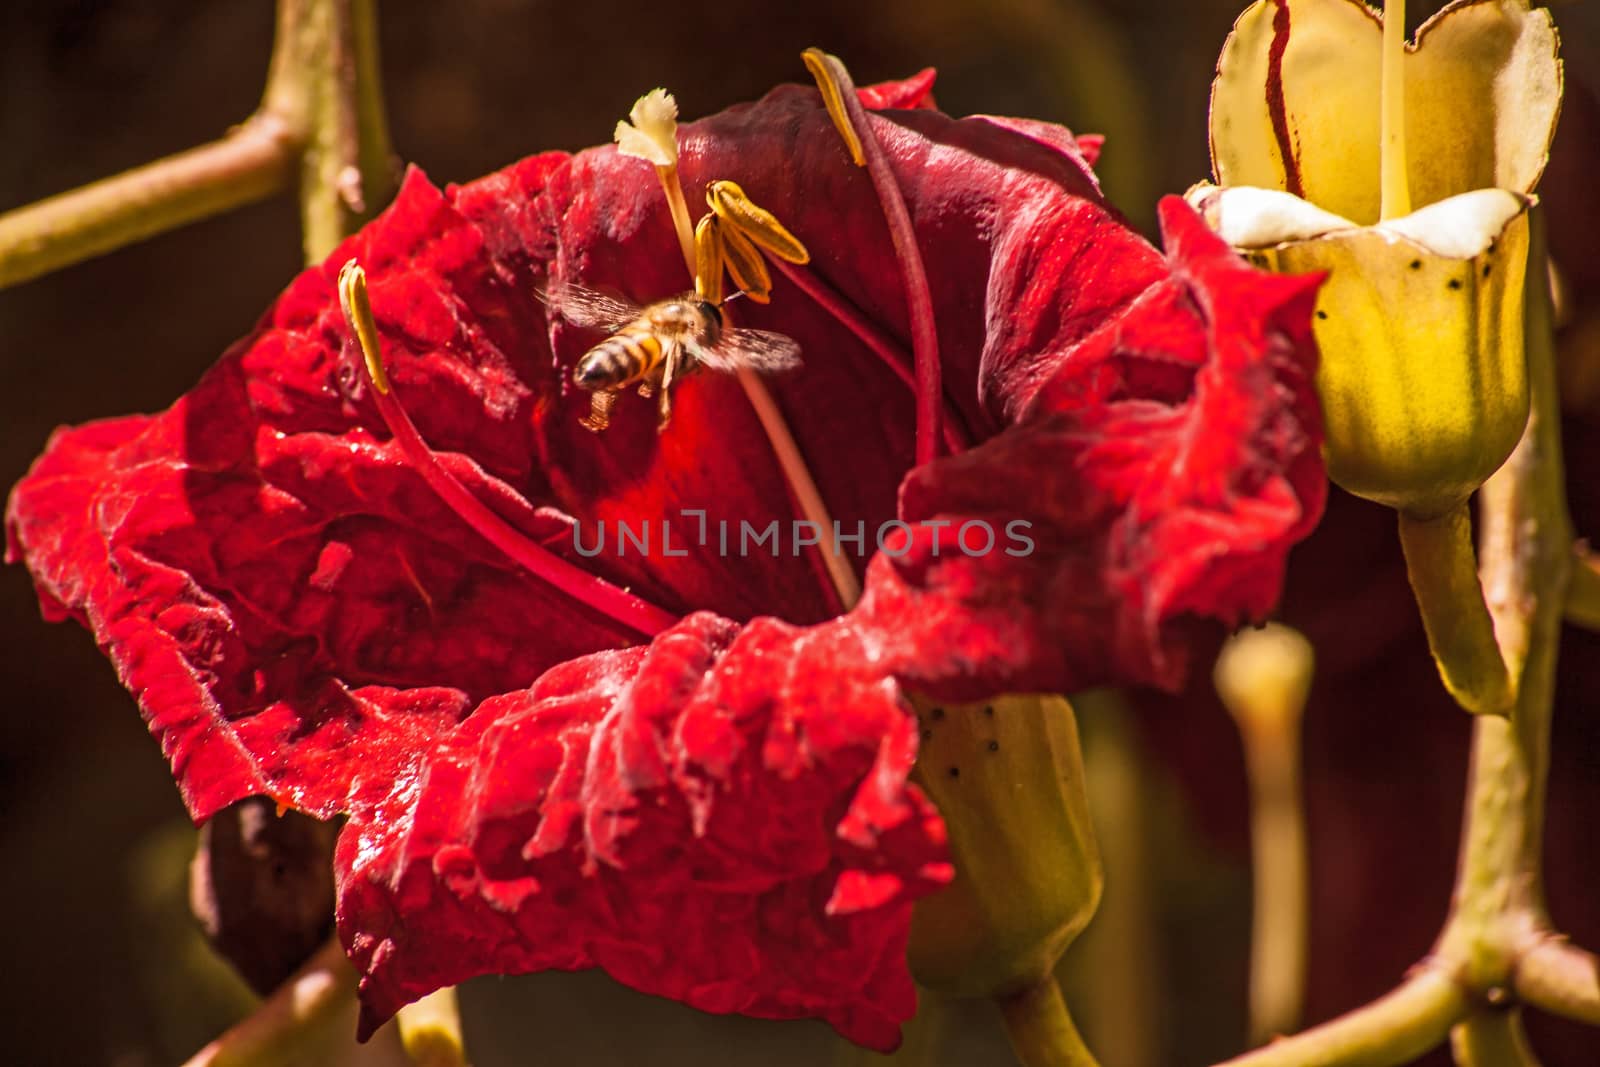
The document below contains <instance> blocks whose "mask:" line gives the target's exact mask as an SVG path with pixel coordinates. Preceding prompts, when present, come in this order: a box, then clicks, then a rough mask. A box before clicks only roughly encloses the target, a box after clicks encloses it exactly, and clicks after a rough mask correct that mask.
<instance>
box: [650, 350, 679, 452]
mask: <svg viewBox="0 0 1600 1067" xmlns="http://www.w3.org/2000/svg"><path fill="white" fill-rule="evenodd" d="M682 355H683V349H681V348H679V347H678V346H677V345H672V346H671V347H670V348H668V349H667V351H666V353H665V355H664V356H663V358H662V360H661V399H660V400H659V401H658V404H659V405H660V407H659V410H660V416H659V417H658V418H657V419H656V432H657V433H660V432H662V431H663V430H665V429H666V428H667V426H668V424H669V423H671V422H672V380H673V379H674V378H676V377H677V374H678V361H679V359H681V358H682Z"/></svg>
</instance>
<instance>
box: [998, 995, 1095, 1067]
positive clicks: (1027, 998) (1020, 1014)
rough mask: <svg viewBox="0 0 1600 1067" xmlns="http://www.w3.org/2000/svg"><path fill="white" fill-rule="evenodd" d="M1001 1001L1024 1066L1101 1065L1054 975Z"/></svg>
mask: <svg viewBox="0 0 1600 1067" xmlns="http://www.w3.org/2000/svg"><path fill="white" fill-rule="evenodd" d="M998 1003H999V1005H1000V1015H1001V1017H1002V1018H1003V1019H1004V1020H1005V1024H1006V1036H1007V1037H1009V1038H1010V1039H1011V1048H1012V1049H1013V1050H1014V1051H1015V1052H1016V1054H1017V1059H1018V1060H1020V1061H1021V1063H1022V1067H1099V1065H1098V1064H1097V1063H1096V1062H1095V1058H1094V1055H1093V1053H1091V1052H1090V1051H1089V1046H1088V1045H1085V1044H1084V1043H1083V1037H1082V1036H1081V1035H1080V1034H1079V1033H1078V1028H1077V1027H1076V1026H1075V1025H1073V1022H1072V1015H1071V1014H1070V1013H1069V1012H1068V1011H1067V1002H1066V1001H1065V1000H1063V999H1062V997H1061V987H1060V986H1058V985H1057V984H1056V981H1055V979H1054V978H1053V977H1052V978H1046V979H1045V980H1044V981H1043V982H1041V983H1039V984H1038V985H1036V986H1034V987H1033V988H1032V989H1029V990H1026V991H1024V992H1022V993H1018V994H1017V995H1016V996H1012V997H1007V998H1005V999H1003V1000H1000V1001H999V1002H998Z"/></svg>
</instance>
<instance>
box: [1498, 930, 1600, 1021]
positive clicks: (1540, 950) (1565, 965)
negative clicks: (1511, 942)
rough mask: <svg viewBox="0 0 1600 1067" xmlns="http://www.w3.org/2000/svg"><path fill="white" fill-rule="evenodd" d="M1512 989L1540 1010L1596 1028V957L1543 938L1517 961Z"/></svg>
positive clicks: (1599, 1017)
mask: <svg viewBox="0 0 1600 1067" xmlns="http://www.w3.org/2000/svg"><path fill="white" fill-rule="evenodd" d="M1512 987H1513V988H1514V989H1515V990H1516V994H1517V996H1518V997H1520V998H1521V999H1522V1000H1524V1001H1526V1002H1527V1003H1529V1004H1531V1005H1532V1006H1533V1007H1535V1008H1538V1009H1540V1010H1541V1011H1547V1012H1549V1013H1550V1014H1552V1015H1559V1016H1561V1017H1562V1018H1565V1019H1575V1020H1577V1021H1578V1022H1581V1023H1588V1024H1589V1025H1590V1026H1600V958H1596V956H1595V954H1594V953H1592V952H1585V951H1584V950H1583V949H1581V948H1578V947H1577V946H1576V945H1570V944H1568V943H1567V941H1566V940H1565V939H1564V938H1560V937H1546V938H1543V939H1541V940H1540V942H1539V943H1538V944H1537V945H1535V946H1534V947H1533V948H1532V949H1530V950H1528V951H1527V952H1526V953H1524V954H1523V956H1522V958H1521V959H1520V960H1518V961H1517V969H1516V973H1515V975H1514V976H1513V978H1512Z"/></svg>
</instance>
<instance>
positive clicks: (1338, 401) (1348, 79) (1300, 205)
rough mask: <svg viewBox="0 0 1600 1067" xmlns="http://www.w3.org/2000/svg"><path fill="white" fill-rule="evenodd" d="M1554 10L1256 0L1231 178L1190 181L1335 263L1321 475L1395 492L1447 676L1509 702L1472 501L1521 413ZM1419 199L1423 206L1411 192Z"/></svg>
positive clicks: (1217, 152) (1209, 203)
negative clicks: (1434, 10)
mask: <svg viewBox="0 0 1600 1067" xmlns="http://www.w3.org/2000/svg"><path fill="white" fill-rule="evenodd" d="M1556 52H1557V41H1556V33H1555V28H1554V26H1553V24H1552V23H1551V19H1550V14H1549V12H1547V11H1545V10H1544V9H1542V8H1540V9H1533V8H1530V7H1529V6H1528V4H1527V2H1526V0H1455V2H1453V3H1451V4H1449V5H1448V6H1447V7H1445V8H1444V9H1443V10H1442V11H1440V12H1439V13H1438V14H1437V15H1436V16H1435V17H1434V18H1432V19H1430V20H1429V21H1428V22H1427V23H1425V24H1424V25H1423V26H1422V28H1421V29H1420V30H1419V31H1418V33H1417V39H1416V42H1415V43H1414V44H1411V45H1407V44H1406V41H1405V4H1404V2H1403V0H1390V2H1389V3H1388V4H1386V5H1385V8H1384V15H1383V16H1382V17H1380V16H1378V15H1377V14H1375V13H1374V12H1373V11H1371V10H1370V9H1369V8H1367V7H1366V6H1365V5H1363V4H1362V3H1360V2H1359V0H1258V2H1257V3H1255V4H1253V5H1251V7H1249V8H1248V9H1247V10H1246V11H1245V12H1244V14H1243V15H1241V16H1240V17H1239V20H1238V22H1237V23H1236V24H1235V26H1234V29H1233V33H1232V34H1231V35H1229V37H1228V41H1227V43H1226V45H1225V46H1224V47H1223V52H1222V57H1221V59H1220V60H1219V61H1218V63H1217V77H1216V80H1215V81H1214V82H1213V84H1212V94H1211V156H1212V164H1213V169H1214V171H1215V177H1216V179H1217V182H1218V185H1216V186H1212V185H1208V184H1201V185H1199V186H1196V187H1195V188H1194V189H1192V190H1191V191H1190V193H1189V200H1190V202H1191V203H1192V204H1194V205H1195V206H1196V207H1198V208H1199V209H1200V210H1201V212H1202V213H1203V214H1204V216H1205V218H1206V219H1207V221H1208V222H1209V223H1210V225H1211V226H1212V227H1213V228H1214V229H1215V230H1216V231H1217V232H1218V233H1219V234H1221V235H1222V237H1223V238H1224V239H1225V240H1226V241H1228V243H1229V244H1231V245H1233V246H1234V247H1235V248H1237V249H1239V250H1240V251H1242V252H1244V253H1245V254H1246V255H1247V256H1249V257H1250V258H1251V259H1252V260H1253V261H1254V262H1255V263H1257V264H1259V265H1261V266H1266V267H1271V268H1272V269H1275V270H1286V271H1295V272H1301V271H1310V270H1320V271H1325V272H1327V275H1328V278H1327V282H1326V284H1325V286H1324V288H1323V290H1322V293H1321V295H1320V296H1319V298H1318V302H1317V313H1316V316H1317V321H1316V333H1317V341H1318V345H1319V347H1320V348H1321V350H1322V354H1323V359H1322V364H1321V367H1320V369H1319V371H1318V374H1317V391H1318V394H1319V395H1320V397H1321V399H1322V405H1323V410H1324V415H1325V418H1326V420H1327V423H1326V425H1327V449H1326V452H1327V460H1328V473H1329V476H1330V477H1331V478H1332V479H1333V480H1334V481H1335V482H1337V483H1338V484H1340V485H1342V486H1343V487H1344V488H1346V489H1348V490H1350V491H1351V492H1353V493H1356V494H1358V495H1360V496H1364V497H1367V498H1369V499H1371V500H1376V501H1379V502H1381V503H1384V504H1388V505H1390V506H1391V507H1394V508H1397V509H1398V510H1399V512H1400V536H1401V542H1402V544H1403V545H1404V547H1405V551H1406V561H1407V564H1408V567H1409V571H1410V575H1411V580H1412V587H1413V589H1414V590H1415V592H1416V594H1417V601H1418V604H1419V606H1420V607H1421V610H1422V616H1423V622H1424V624H1425V625H1426V627H1427V631H1428V638H1429V642H1430V644H1431V646H1432V648H1433V652H1434V657H1435V659H1436V660H1437V662H1438V664H1439V668H1440V673H1441V675H1442V677H1443V680H1444V683H1445V686H1446V687H1447V688H1448V689H1449V690H1450V692H1451V693H1452V694H1453V695H1454V696H1455V697H1456V699H1457V700H1458V701H1459V702H1460V703H1461V705H1462V706H1463V707H1466V708H1468V709H1469V710H1472V711H1476V712H1491V713H1496V714H1505V713H1506V712H1507V711H1508V710H1509V708H1510V706H1511V703H1512V701H1513V699H1514V695H1515V684H1514V681H1513V679H1512V675H1511V672H1510V671H1508V670H1507V668H1506V666H1505V663H1504V662H1503V658H1502V656H1501V653H1500V649H1499V647H1498V645H1497V644H1496V642H1495V637H1494V629H1493V625H1492V623H1491V622H1490V619H1489V615H1488V610H1487V607H1486V605H1485V602H1484V599H1483V595H1482V591H1481V589H1480V588H1479V586H1478V580H1477V569H1476V565H1475V561H1474V558H1473V552H1472V543H1471V522H1470V519H1469V517H1468V515H1467V511H1466V505H1467V500H1468V498H1469V497H1470V496H1471V495H1472V493H1473V492H1474V491H1475V490H1476V489H1477V488H1478V486H1480V485H1482V484H1483V482H1484V480H1485V479H1487V478H1488V477H1489V476H1490V475H1491V474H1493V473H1494V472H1495V471H1496V470H1497V469H1498V468H1499V467H1500V465H1501V464H1502V463H1503V462H1504V461H1505V459H1506V457H1507V456H1508V455H1510V454H1511V450H1512V449H1513V448H1514V447H1515V446H1516V444H1517V441H1518V440H1519V439H1520V438H1521V436H1522V431H1523V427H1524V426H1525V425H1526V424H1527V420H1528V403H1529V391H1528V368H1527V359H1526V356H1525V354H1524V350H1523V328H1524V327H1523V289H1524V284H1525V280H1526V275H1527V270H1528V248H1529V216H1528V212H1529V208H1530V206H1531V204H1532V203H1533V200H1532V195H1533V187H1534V185H1535V183H1536V182H1537V181H1538V179H1539V174H1540V172H1541V171H1542V170H1543V168H1544V163H1545V159H1546V154H1547V152H1548V149H1549V146H1550V139H1551V137H1552V135H1553V133H1554V130H1555V121H1556V115H1557V112H1558V111H1559V109H1560V103H1561V64H1560V61H1559V60H1558V59H1557V55H1556ZM1413 207H1415V208H1416V210H1412V208H1413Z"/></svg>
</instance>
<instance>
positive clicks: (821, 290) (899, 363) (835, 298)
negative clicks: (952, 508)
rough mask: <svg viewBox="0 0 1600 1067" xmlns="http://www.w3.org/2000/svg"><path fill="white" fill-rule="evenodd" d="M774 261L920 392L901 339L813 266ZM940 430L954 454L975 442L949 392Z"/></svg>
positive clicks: (949, 449)
mask: <svg viewBox="0 0 1600 1067" xmlns="http://www.w3.org/2000/svg"><path fill="white" fill-rule="evenodd" d="M772 263H773V266H775V267H777V268H778V271H779V272H780V273H781V274H783V275H784V277H786V278H788V279H789V280H790V281H791V282H793V283H794V285H795V288H797V289H799V290H800V291H801V292H802V293H805V294H806V295H807V296H809V297H810V298H811V299H812V301H814V302H815V303H816V304H817V306H818V307H820V308H822V309H823V310H824V311H826V312H827V313H828V314H830V315H832V316H833V317H834V319H836V320H837V321H838V322H839V324H840V325H842V326H843V327H844V328H845V329H847V330H849V331H850V332H851V333H853V334H855V335H856V339H857V340H859V341H860V342H861V343H862V344H864V345H866V346H867V347H868V348H869V349H871V350H872V354H873V355H875V356H877V357H878V359H879V360H880V361H882V363H883V365H884V366H885V367H888V368H889V370H890V371H892V372H893V373H894V376H895V377H896V378H899V379H900V380H901V381H902V382H904V383H905V384H906V385H907V386H909V387H910V388H911V390H912V392H913V393H915V392H916V388H917V374H916V370H915V369H914V368H913V367H912V365H911V363H912V360H911V357H910V356H909V355H907V354H906V352H905V350H904V349H902V348H901V347H900V345H899V342H897V341H895V340H894V339H893V338H892V337H890V336H889V335H888V334H886V333H884V332H883V331H882V330H880V329H879V328H878V327H877V325H876V324H875V323H873V321H872V320H871V319H869V318H867V316H866V315H865V314H864V313H863V312H862V311H861V309H860V308H858V307H856V306H855V304H854V303H852V302H851V300H850V298H849V297H847V296H845V295H844V294H843V293H841V292H839V291H838V290H837V289H835V288H834V287H833V286H832V285H830V284H829V283H828V281H827V280H826V279H824V278H823V277H822V276H821V275H819V274H817V273H816V272H815V271H813V270H811V269H810V268H809V267H806V266H802V265H799V264H795V263H789V262H786V261H784V260H782V259H777V258H774V259H773V261H772ZM939 430H940V432H941V433H942V434H943V436H944V447H945V448H946V450H948V451H949V453H950V454H951V455H952V456H954V455H959V454H960V453H962V452H965V451H966V450H967V449H968V448H970V447H971V446H972V440H971V438H970V437H969V436H968V435H967V434H966V432H965V431H964V430H963V428H962V420H961V417H960V414H959V413H958V412H957V411H956V409H955V405H954V404H952V403H951V402H950V398H949V397H948V396H946V397H945V398H944V418H943V419H942V420H941V421H940V423H939Z"/></svg>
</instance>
